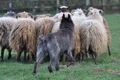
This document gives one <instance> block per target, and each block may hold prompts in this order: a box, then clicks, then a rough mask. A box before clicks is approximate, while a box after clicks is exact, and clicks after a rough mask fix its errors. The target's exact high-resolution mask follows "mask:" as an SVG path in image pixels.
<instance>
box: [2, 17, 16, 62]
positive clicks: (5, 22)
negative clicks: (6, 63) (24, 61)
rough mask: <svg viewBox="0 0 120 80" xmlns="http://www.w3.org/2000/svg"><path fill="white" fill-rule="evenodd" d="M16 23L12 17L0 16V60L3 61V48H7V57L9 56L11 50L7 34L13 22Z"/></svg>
mask: <svg viewBox="0 0 120 80" xmlns="http://www.w3.org/2000/svg"><path fill="white" fill-rule="evenodd" d="M15 23H16V19H15V18H12V17H2V18H0V46H1V47H2V49H1V61H3V56H4V50H5V49H7V50H8V52H9V54H8V59H10V58H11V51H12V49H11V48H10V46H9V40H8V39H9V34H10V31H11V30H12V28H13V26H14V24H15Z"/></svg>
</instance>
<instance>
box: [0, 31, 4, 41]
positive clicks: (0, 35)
mask: <svg viewBox="0 0 120 80" xmlns="http://www.w3.org/2000/svg"><path fill="white" fill-rule="evenodd" d="M3 35H4V30H2V29H0V41H1V40H2V37H3Z"/></svg>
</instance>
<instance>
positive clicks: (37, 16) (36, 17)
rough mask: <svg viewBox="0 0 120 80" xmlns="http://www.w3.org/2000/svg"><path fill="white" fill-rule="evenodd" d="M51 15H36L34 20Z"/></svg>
mask: <svg viewBox="0 0 120 80" xmlns="http://www.w3.org/2000/svg"><path fill="white" fill-rule="evenodd" d="M50 16H51V15H50V14H42V15H35V16H34V20H37V19H40V18H45V17H50Z"/></svg>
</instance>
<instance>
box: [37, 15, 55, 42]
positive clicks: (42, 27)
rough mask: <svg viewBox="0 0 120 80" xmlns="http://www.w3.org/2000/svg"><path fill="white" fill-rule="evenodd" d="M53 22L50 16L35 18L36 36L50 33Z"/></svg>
mask: <svg viewBox="0 0 120 80" xmlns="http://www.w3.org/2000/svg"><path fill="white" fill-rule="evenodd" d="M54 24H55V20H54V19H53V18H51V17H46V18H40V19H37V20H36V22H35V27H36V35H37V37H39V36H40V35H45V34H47V33H51V31H52V28H53V25H54ZM39 42H40V41H39V40H38V41H37V44H39Z"/></svg>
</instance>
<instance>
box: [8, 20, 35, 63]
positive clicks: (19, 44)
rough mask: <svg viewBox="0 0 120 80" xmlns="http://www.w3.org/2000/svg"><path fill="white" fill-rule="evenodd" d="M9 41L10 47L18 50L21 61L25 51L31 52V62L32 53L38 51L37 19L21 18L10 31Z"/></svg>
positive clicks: (18, 58) (17, 58)
mask: <svg viewBox="0 0 120 80" xmlns="http://www.w3.org/2000/svg"><path fill="white" fill-rule="evenodd" d="M9 42H10V47H11V48H12V49H13V50H15V51H16V52H17V57H16V60H17V61H20V56H21V53H22V52H23V51H24V52H25V53H26V52H28V53H29V59H30V63H31V62H32V55H35V53H36V31H35V21H34V20H33V19H30V18H19V19H18V20H17V22H16V24H15V25H14V28H13V29H12V31H11V33H10V38H9ZM25 58H26V56H24V59H25Z"/></svg>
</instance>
